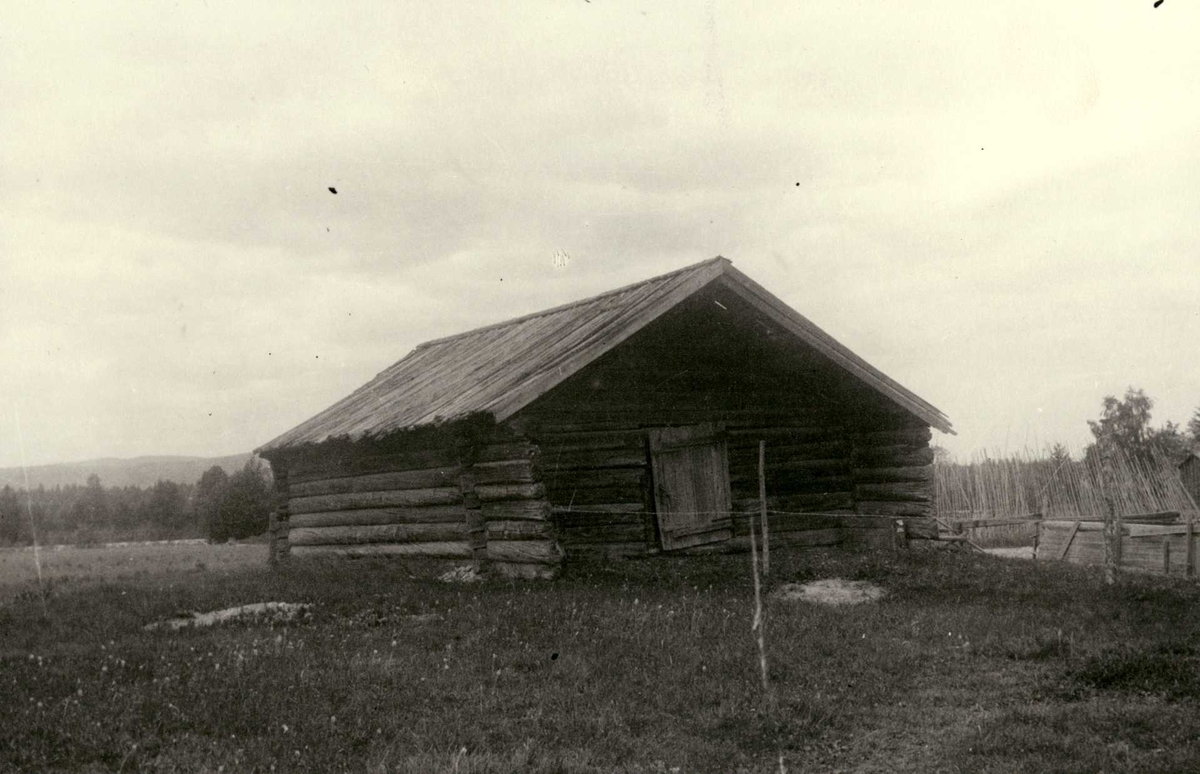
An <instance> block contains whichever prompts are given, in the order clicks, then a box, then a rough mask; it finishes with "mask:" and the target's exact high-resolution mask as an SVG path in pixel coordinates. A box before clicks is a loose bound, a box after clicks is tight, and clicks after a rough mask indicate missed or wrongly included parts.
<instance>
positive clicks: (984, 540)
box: [938, 514, 1041, 546]
mask: <svg viewBox="0 0 1200 774" xmlns="http://www.w3.org/2000/svg"><path fill="white" fill-rule="evenodd" d="M938 521H939V522H941V524H942V525H944V527H943V530H944V531H945V532H946V533H948V534H949V535H963V536H965V537H966V538H967V539H968V540H970V541H971V542H972V543H975V544H978V545H981V546H990V545H1033V543H1034V540H1035V539H1036V538H1037V529H1038V523H1039V522H1040V521H1041V516H1040V515H1038V514H1031V515H1029V516H1024V517H1021V518H1011V519H955V518H949V519H938ZM943 539H945V536H943Z"/></svg>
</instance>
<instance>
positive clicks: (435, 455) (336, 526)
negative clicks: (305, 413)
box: [271, 423, 561, 576]
mask: <svg viewBox="0 0 1200 774" xmlns="http://www.w3.org/2000/svg"><path fill="white" fill-rule="evenodd" d="M271 463H272V466H273V467H274V468H275V470H276V471H281V470H282V471H284V474H283V475H278V473H277V476H276V480H277V481H278V482H281V483H282V489H281V491H280V492H279V497H280V499H281V501H282V502H283V503H285V504H286V509H284V508H281V509H280V512H281V513H284V514H286V519H285V521H284V523H283V524H281V525H279V527H278V529H279V530H280V532H281V533H282V535H283V536H286V546H287V548H288V549H289V550H290V552H291V553H292V554H296V555H320V554H349V555H393V556H405V555H407V556H427V557H441V558H451V559H476V560H484V559H486V560H488V561H489V562H491V563H492V564H493V565H494V566H496V567H497V568H499V569H501V570H502V571H506V572H510V573H512V574H515V575H523V576H531V575H540V574H543V573H544V572H546V571H547V570H548V568H553V567H556V566H557V565H558V564H559V562H560V560H561V551H560V549H559V547H558V543H557V541H556V540H555V535H554V524H553V522H552V521H551V520H550V506H549V503H548V502H547V500H546V497H545V487H544V485H543V484H542V483H541V481H540V480H539V475H538V469H537V448H536V447H535V446H533V445H532V444H530V443H528V442H527V441H524V440H522V439H520V438H518V437H516V436H514V435H512V434H511V433H508V432H506V431H504V430H503V429H502V428H494V427H488V426H487V425H486V423H485V424H484V425H482V426H475V427H472V426H471V425H470V424H467V425H466V426H461V425H460V426H455V427H452V428H438V429H434V430H428V431H425V430H418V431H414V432H412V433H405V434H400V435H397V436H395V437H393V438H390V439H388V440H386V441H382V442H374V443H372V442H359V443H350V442H341V441H329V442H326V443H323V444H318V445H315V446H311V447H308V448H304V449H300V450H289V451H288V452H286V453H276V454H274V455H272V457H271Z"/></svg>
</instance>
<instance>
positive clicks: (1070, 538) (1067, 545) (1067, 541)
mask: <svg viewBox="0 0 1200 774" xmlns="http://www.w3.org/2000/svg"><path fill="white" fill-rule="evenodd" d="M1078 533H1079V522H1075V525H1074V526H1073V527H1071V530H1070V532H1068V533H1067V536H1066V537H1065V538H1063V545H1062V548H1061V549H1060V550H1059V552H1058V556H1057V557H1055V558H1056V559H1059V560H1062V559H1063V557H1065V556H1066V555H1067V551H1069V550H1071V543H1073V542H1074V541H1075V536H1076V535H1077V534H1078Z"/></svg>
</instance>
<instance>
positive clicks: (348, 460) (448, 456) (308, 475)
mask: <svg viewBox="0 0 1200 774" xmlns="http://www.w3.org/2000/svg"><path fill="white" fill-rule="evenodd" d="M292 464H294V468H293V467H291V466H289V470H288V472H289V475H290V478H291V482H292V483H293V484H296V483H299V482H305V481H315V480H320V479H328V478H343V477H347V476H361V475H369V474H374V473H397V472H403V471H409V470H429V469H431V468H443V467H452V466H454V465H457V464H458V451H457V450H455V449H452V448H445V449H424V450H419V451H410V452H398V453H395V454H372V455H359V454H352V453H340V454H339V453H331V454H329V455H328V456H321V457H314V458H311V459H301V460H297V461H296V462H295V463H292Z"/></svg>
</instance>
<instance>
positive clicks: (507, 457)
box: [475, 441, 539, 464]
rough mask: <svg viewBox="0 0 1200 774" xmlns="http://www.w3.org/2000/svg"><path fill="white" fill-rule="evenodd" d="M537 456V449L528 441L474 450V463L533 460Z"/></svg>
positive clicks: (492, 445) (497, 444)
mask: <svg viewBox="0 0 1200 774" xmlns="http://www.w3.org/2000/svg"><path fill="white" fill-rule="evenodd" d="M538 456H539V450H538V447H537V446H536V445H535V444H532V443H530V442H528V441H513V442H511V443H494V444H490V445H487V446H480V447H478V448H477V449H476V450H475V462H476V464H479V463H488V462H504V461H511V460H534V459H536V458H537V457H538Z"/></svg>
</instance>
